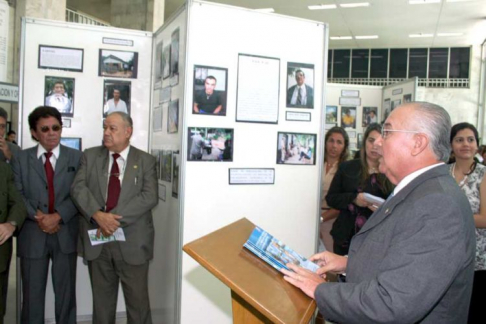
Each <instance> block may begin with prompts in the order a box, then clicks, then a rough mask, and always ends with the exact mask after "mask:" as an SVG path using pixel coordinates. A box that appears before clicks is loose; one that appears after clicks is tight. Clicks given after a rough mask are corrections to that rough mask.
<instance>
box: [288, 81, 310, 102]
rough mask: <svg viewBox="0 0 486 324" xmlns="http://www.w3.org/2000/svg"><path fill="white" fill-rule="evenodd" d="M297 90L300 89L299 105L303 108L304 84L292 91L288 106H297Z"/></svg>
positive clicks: (305, 93) (304, 99)
mask: <svg viewBox="0 0 486 324" xmlns="http://www.w3.org/2000/svg"><path fill="white" fill-rule="evenodd" d="M299 89H302V90H301V93H300V95H301V100H300V101H301V102H300V104H301V105H302V106H305V105H306V104H307V92H306V91H305V83H304V84H302V85H301V86H298V85H297V86H296V87H295V89H294V93H293V94H292V99H291V100H290V104H291V105H296V104H297V97H298V96H299Z"/></svg>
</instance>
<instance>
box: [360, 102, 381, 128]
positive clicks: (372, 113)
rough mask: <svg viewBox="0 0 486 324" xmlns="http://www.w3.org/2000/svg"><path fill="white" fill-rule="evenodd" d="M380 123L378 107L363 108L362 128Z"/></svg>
mask: <svg viewBox="0 0 486 324" xmlns="http://www.w3.org/2000/svg"><path fill="white" fill-rule="evenodd" d="M377 122H378V107H363V122H362V124H361V126H363V127H368V125H369V124H373V123H377Z"/></svg>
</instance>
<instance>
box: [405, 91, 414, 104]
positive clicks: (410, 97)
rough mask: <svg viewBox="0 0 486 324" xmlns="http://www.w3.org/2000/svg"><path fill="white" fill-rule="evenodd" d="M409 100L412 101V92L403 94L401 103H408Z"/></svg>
mask: <svg viewBox="0 0 486 324" xmlns="http://www.w3.org/2000/svg"><path fill="white" fill-rule="evenodd" d="M409 102H412V94H411V93H409V94H405V95H403V103H404V104H405V103H409Z"/></svg>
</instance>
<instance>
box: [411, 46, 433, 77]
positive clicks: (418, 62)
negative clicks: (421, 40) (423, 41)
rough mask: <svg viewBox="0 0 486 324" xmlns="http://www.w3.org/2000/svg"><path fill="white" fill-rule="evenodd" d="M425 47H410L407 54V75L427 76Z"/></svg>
mask: <svg viewBox="0 0 486 324" xmlns="http://www.w3.org/2000/svg"><path fill="white" fill-rule="evenodd" d="M427 51H428V50H427V49H426V48H411V49H410V54H409V56H408V77H409V78H413V77H419V78H426V77H427V55H428V52H427Z"/></svg>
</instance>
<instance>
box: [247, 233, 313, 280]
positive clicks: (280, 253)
mask: <svg viewBox="0 0 486 324" xmlns="http://www.w3.org/2000/svg"><path fill="white" fill-rule="evenodd" d="M243 246H244V247H245V248H247V249H248V250H250V251H251V252H253V253H254V254H255V255H256V256H258V257H259V258H261V259H262V260H264V261H265V262H267V263H268V264H269V265H271V266H272V267H274V268H275V269H277V270H280V269H282V268H284V269H287V270H290V269H289V268H288V267H287V266H286V264H287V263H293V264H295V265H298V266H301V267H303V268H306V269H308V270H310V271H312V272H316V270H317V269H318V268H319V266H318V265H317V264H315V263H314V262H312V261H309V260H307V259H306V258H304V257H303V256H301V255H300V254H298V253H297V252H295V251H294V250H292V249H291V248H289V247H288V246H287V245H285V244H284V243H283V242H282V241H279V240H277V239H276V238H274V237H273V236H272V235H270V234H269V233H267V232H265V231H264V230H263V229H261V228H260V227H258V226H257V227H255V229H254V230H253V232H251V235H250V237H249V238H248V240H247V241H246V243H245V244H243Z"/></svg>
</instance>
